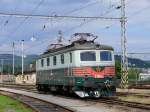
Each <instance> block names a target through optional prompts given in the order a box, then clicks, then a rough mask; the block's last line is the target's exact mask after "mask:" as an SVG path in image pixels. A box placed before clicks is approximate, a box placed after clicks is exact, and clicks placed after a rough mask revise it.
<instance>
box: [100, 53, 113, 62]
mask: <svg viewBox="0 0 150 112" xmlns="http://www.w3.org/2000/svg"><path fill="white" fill-rule="evenodd" d="M100 60H101V61H112V53H111V51H101V52H100Z"/></svg>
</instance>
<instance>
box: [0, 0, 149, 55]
mask: <svg viewBox="0 0 150 112" xmlns="http://www.w3.org/2000/svg"><path fill="white" fill-rule="evenodd" d="M125 1H126V17H127V22H126V38H127V51H128V52H150V19H149V18H150V0H125ZM118 6H120V0H0V13H17V14H30V15H34V14H35V15H49V16H50V15H51V16H54V15H58V16H64V15H66V16H103V17H120V9H117V7H118ZM60 30H61V31H62V34H63V37H64V38H65V40H66V41H67V40H69V39H70V37H71V36H72V35H73V34H74V33H78V32H80V33H81V32H84V33H85V32H87V33H92V34H94V35H97V36H98V37H99V38H98V39H97V40H96V41H97V42H99V43H100V44H107V45H111V46H113V47H114V49H115V51H116V52H120V51H121V44H120V43H121V42H120V41H121V37H120V35H121V34H120V31H121V30H120V21H119V20H102V19H99V20H86V19H66V18H61V19H60V18H59V19H58V18H51V19H50V18H49V19H48V18H45V19H41V18H16V17H15V16H7V17H3V16H0V53H11V52H12V43H13V42H15V50H16V51H15V53H16V54H18V55H19V54H21V40H25V42H24V49H25V54H41V53H42V52H44V51H45V50H46V49H47V48H48V45H49V44H51V43H54V42H55V41H56V39H57V37H58V31H60Z"/></svg>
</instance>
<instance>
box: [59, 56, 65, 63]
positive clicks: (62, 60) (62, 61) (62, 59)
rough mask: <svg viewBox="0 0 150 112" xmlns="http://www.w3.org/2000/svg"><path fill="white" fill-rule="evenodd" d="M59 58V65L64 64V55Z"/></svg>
mask: <svg viewBox="0 0 150 112" xmlns="http://www.w3.org/2000/svg"><path fill="white" fill-rule="evenodd" d="M60 58H61V64H64V54H62V55H60Z"/></svg>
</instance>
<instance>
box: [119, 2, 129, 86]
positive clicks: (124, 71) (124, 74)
mask: <svg viewBox="0 0 150 112" xmlns="http://www.w3.org/2000/svg"><path fill="white" fill-rule="evenodd" d="M120 22H121V50H122V55H121V88H122V89H126V88H128V59H127V58H128V57H127V49H126V43H127V41H126V25H125V24H126V17H125V0H121V20H120Z"/></svg>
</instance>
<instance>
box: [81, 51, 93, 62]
mask: <svg viewBox="0 0 150 112" xmlns="http://www.w3.org/2000/svg"><path fill="white" fill-rule="evenodd" d="M80 59H81V61H96V54H95V52H94V51H86V52H81V53H80Z"/></svg>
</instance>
